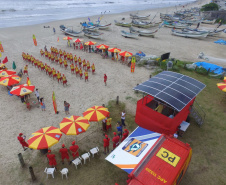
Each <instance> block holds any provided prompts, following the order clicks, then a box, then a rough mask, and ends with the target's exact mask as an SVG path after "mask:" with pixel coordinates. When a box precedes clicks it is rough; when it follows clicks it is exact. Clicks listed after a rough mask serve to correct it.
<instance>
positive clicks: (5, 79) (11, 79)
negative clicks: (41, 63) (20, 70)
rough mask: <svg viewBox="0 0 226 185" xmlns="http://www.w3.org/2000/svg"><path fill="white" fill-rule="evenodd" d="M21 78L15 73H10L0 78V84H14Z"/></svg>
mask: <svg viewBox="0 0 226 185" xmlns="http://www.w3.org/2000/svg"><path fill="white" fill-rule="evenodd" d="M20 80H21V78H20V77H19V76H17V75H10V76H6V77H2V78H1V79H0V85H4V86H11V85H14V84H18V83H19V82H20Z"/></svg>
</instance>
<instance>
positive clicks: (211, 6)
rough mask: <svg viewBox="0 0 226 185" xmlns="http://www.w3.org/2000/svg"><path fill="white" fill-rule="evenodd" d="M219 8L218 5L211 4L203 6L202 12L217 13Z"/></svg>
mask: <svg viewBox="0 0 226 185" xmlns="http://www.w3.org/2000/svg"><path fill="white" fill-rule="evenodd" d="M217 10H219V6H218V5H217V4H216V3H209V4H205V5H203V6H202V8H201V11H217Z"/></svg>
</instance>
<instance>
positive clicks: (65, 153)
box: [59, 144, 70, 164]
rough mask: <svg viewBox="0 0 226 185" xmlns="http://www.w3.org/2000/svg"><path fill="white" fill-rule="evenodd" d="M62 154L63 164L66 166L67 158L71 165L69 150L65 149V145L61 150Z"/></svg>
mask: <svg viewBox="0 0 226 185" xmlns="http://www.w3.org/2000/svg"><path fill="white" fill-rule="evenodd" d="M59 152H60V153H61V159H62V164H64V159H65V158H66V159H67V161H68V163H69V164H70V160H69V155H68V149H67V148H65V144H62V148H61V149H60V150H59Z"/></svg>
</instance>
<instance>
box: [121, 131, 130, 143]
mask: <svg viewBox="0 0 226 185" xmlns="http://www.w3.org/2000/svg"><path fill="white" fill-rule="evenodd" d="M128 135H129V131H128V130H127V129H124V133H123V134H122V140H121V142H123V141H124V140H125V139H126V138H127V137H128Z"/></svg>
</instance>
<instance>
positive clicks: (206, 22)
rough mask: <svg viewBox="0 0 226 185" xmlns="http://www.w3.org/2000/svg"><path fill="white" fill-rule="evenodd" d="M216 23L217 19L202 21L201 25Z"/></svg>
mask: <svg viewBox="0 0 226 185" xmlns="http://www.w3.org/2000/svg"><path fill="white" fill-rule="evenodd" d="M215 22H216V19H213V20H201V23H204V24H214V23H215Z"/></svg>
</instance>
